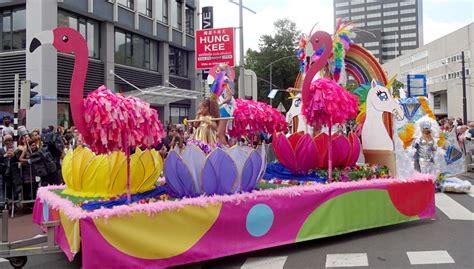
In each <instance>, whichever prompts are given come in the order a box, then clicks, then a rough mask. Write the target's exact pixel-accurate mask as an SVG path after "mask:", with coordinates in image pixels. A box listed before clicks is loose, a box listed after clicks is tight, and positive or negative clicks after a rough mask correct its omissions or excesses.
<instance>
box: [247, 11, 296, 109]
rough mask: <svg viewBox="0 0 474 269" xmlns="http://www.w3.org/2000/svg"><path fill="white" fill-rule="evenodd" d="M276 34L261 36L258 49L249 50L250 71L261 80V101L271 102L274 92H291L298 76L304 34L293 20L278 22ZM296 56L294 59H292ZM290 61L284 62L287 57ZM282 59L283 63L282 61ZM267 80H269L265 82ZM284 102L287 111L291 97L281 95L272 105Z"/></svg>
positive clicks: (259, 84) (282, 93) (280, 93)
mask: <svg viewBox="0 0 474 269" xmlns="http://www.w3.org/2000/svg"><path fill="white" fill-rule="evenodd" d="M274 27H275V28H274V33H275V34H273V35H272V34H265V35H262V36H261V37H260V43H259V48H258V50H252V49H249V50H248V51H247V54H246V59H247V60H246V66H245V68H247V69H252V70H253V71H254V72H255V73H256V74H257V77H258V78H259V79H258V101H261V102H266V103H269V99H268V97H267V96H268V93H269V92H270V90H271V89H275V88H278V89H287V88H288V87H293V86H294V83H295V81H296V77H297V76H298V70H299V61H298V59H296V56H295V52H296V50H297V48H298V42H299V39H300V37H301V32H300V31H299V30H298V29H297V28H296V24H295V23H294V22H292V21H290V20H289V19H279V20H277V21H275V22H274ZM291 56H293V57H291ZM285 57H287V58H286V59H282V58H285ZM280 59H282V60H280ZM277 60H280V61H278V62H275V63H273V64H272V84H273V85H274V86H273V87H270V84H269V82H268V81H269V80H270V66H269V64H270V63H272V62H274V61H277ZM264 80H266V81H264ZM280 102H282V103H283V105H284V106H285V109H287V110H288V109H289V108H290V106H291V100H289V99H288V94H287V93H284V92H279V93H278V94H277V95H276V96H275V99H274V100H273V102H272V104H273V107H276V106H277V105H278V104H279V103H280Z"/></svg>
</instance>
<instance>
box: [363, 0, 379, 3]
mask: <svg viewBox="0 0 474 269" xmlns="http://www.w3.org/2000/svg"><path fill="white" fill-rule="evenodd" d="M379 1H380V0H366V1H365V2H366V3H378V2H379Z"/></svg>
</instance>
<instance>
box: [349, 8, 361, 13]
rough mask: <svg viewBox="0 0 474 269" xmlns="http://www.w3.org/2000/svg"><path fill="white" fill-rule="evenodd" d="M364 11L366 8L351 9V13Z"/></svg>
mask: <svg viewBox="0 0 474 269" xmlns="http://www.w3.org/2000/svg"><path fill="white" fill-rule="evenodd" d="M363 11H364V8H363V7H358V8H353V9H351V13H355V12H363Z"/></svg>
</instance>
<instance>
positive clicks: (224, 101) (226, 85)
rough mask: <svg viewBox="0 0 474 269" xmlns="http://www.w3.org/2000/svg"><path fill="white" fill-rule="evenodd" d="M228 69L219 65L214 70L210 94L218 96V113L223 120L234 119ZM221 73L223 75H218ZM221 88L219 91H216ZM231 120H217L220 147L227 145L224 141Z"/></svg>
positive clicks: (231, 88)
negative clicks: (214, 77)
mask: <svg viewBox="0 0 474 269" xmlns="http://www.w3.org/2000/svg"><path fill="white" fill-rule="evenodd" d="M229 68H230V67H229V66H228V65H227V64H219V65H218V66H217V68H216V74H217V78H216V80H215V82H214V84H213V87H212V88H211V93H212V94H216V95H217V96H218V104H219V113H220V116H221V117H223V118H230V117H234V110H235V99H234V91H233V87H234V86H233V85H234V82H233V81H232V80H233V79H232V78H231V72H230V69H229ZM220 73H223V75H219V74H220ZM218 87H221V89H218ZM231 123H232V122H231V120H230V121H229V120H226V119H222V120H219V122H218V126H217V141H218V142H219V143H220V144H221V145H227V140H226V136H225V134H226V131H227V129H231V128H232V124H231Z"/></svg>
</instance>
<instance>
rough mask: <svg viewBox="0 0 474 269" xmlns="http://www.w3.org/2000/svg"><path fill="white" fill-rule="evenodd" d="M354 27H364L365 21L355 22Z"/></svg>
mask: <svg viewBox="0 0 474 269" xmlns="http://www.w3.org/2000/svg"><path fill="white" fill-rule="evenodd" d="M353 25H354V27H364V26H365V22H356V23H354V24H353Z"/></svg>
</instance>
